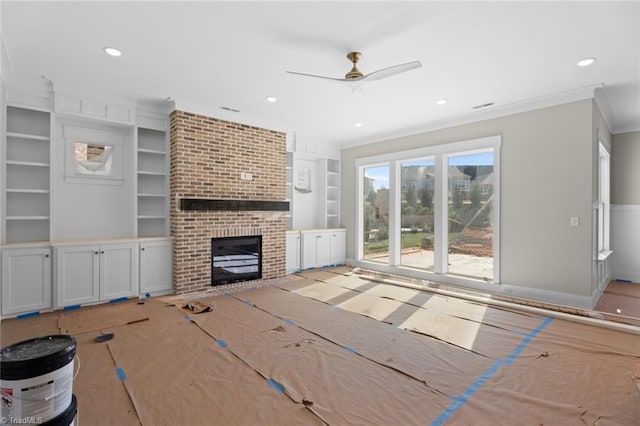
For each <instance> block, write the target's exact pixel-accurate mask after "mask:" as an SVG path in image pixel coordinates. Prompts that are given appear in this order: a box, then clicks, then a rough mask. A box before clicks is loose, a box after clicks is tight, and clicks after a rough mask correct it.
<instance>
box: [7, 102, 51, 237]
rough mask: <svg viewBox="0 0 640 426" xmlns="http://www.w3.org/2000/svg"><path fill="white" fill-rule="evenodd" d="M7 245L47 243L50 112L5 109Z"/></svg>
mask: <svg viewBox="0 0 640 426" xmlns="http://www.w3.org/2000/svg"><path fill="white" fill-rule="evenodd" d="M6 112H7V116H6V117H7V121H6V123H7V127H6V133H5V136H6V147H5V149H6V151H5V153H4V154H5V155H4V161H5V162H4V166H5V170H6V182H5V189H4V195H3V196H4V201H5V203H6V204H5V205H4V206H3V213H4V215H5V216H4V219H5V234H4V236H3V241H2V242H6V243H16V242H32V241H47V240H49V227H50V223H49V221H50V218H49V215H50V205H49V202H50V200H49V199H50V196H49V194H50V173H51V168H50V167H51V164H50V150H51V145H50V142H51V140H50V139H51V138H50V131H51V129H50V124H51V121H50V113H49V112H45V111H37V110H33V109H28V108H22V107H14V106H7V110H6Z"/></svg>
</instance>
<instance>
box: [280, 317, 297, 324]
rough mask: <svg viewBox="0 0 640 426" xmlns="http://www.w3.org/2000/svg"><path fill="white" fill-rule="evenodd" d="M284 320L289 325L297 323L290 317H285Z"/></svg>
mask: <svg viewBox="0 0 640 426" xmlns="http://www.w3.org/2000/svg"><path fill="white" fill-rule="evenodd" d="M282 322H283V323H285V324H287V325H295V323H294V322H293V321H291V320H290V319H286V318H283V319H282Z"/></svg>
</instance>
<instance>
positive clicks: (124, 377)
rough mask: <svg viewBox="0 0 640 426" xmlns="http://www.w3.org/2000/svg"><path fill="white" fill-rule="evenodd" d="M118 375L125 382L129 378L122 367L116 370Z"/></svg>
mask: <svg viewBox="0 0 640 426" xmlns="http://www.w3.org/2000/svg"><path fill="white" fill-rule="evenodd" d="M116 375H117V376H118V379H120V380H124V379H126V378H127V375H126V374H124V370H123V369H122V368H120V367H117V368H116Z"/></svg>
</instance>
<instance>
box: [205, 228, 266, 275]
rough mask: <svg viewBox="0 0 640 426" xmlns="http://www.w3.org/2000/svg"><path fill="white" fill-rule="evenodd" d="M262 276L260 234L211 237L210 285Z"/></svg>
mask: <svg viewBox="0 0 640 426" xmlns="http://www.w3.org/2000/svg"><path fill="white" fill-rule="evenodd" d="M261 278H262V236H261V235H254V236H247V237H224V238H212V239H211V285H212V286H216V285H222V284H230V283H237V282H241V281H250V280H258V279H261Z"/></svg>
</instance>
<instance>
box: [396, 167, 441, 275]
mask: <svg viewBox="0 0 640 426" xmlns="http://www.w3.org/2000/svg"><path fill="white" fill-rule="evenodd" d="M434 191H435V160H434V159H433V157H430V158H426V159H422V160H413V161H403V162H401V165H400V194H401V197H400V236H401V244H402V248H401V251H400V264H401V265H403V266H408V267H412V268H418V269H426V270H427V271H433V268H434V221H433V220H434V208H433V195H434Z"/></svg>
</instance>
